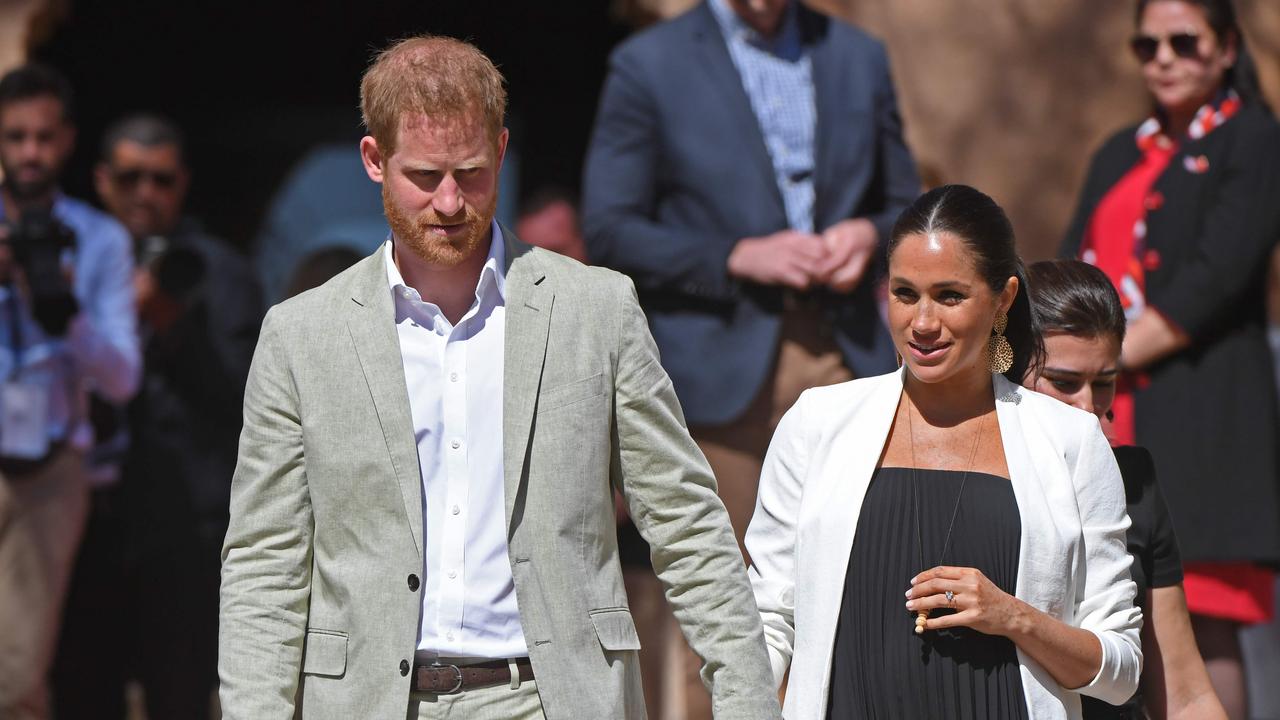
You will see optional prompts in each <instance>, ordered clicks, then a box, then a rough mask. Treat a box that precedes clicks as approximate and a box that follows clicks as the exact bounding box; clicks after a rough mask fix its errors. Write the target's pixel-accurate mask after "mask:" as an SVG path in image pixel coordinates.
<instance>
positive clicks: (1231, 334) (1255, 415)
mask: <svg viewBox="0 0 1280 720" xmlns="http://www.w3.org/2000/svg"><path fill="white" fill-rule="evenodd" d="M1131 46H1132V49H1133V52H1134V55H1135V56H1136V57H1137V59H1138V61H1139V62H1140V63H1141V64H1142V73H1143V77H1144V78H1145V80H1146V84H1147V88H1148V89H1149V90H1150V92H1151V95H1152V99H1153V105H1154V112H1153V115H1152V117H1150V118H1149V119H1147V120H1146V121H1145V122H1143V123H1142V124H1141V125H1138V126H1137V127H1136V128H1126V129H1124V130H1122V131H1120V132H1119V133H1118V134H1116V135H1115V136H1114V137H1112V138H1111V139H1110V140H1109V141H1107V142H1106V144H1104V145H1103V147H1102V148H1101V149H1100V150H1099V151H1098V153H1097V154H1096V155H1095V156H1094V158H1093V162H1092V166H1091V167H1090V169H1089V173H1088V176H1087V180H1086V181H1085V185H1084V189H1083V191H1082V193H1081V198H1080V205H1079V209H1078V210H1077V212H1076V215H1075V219H1074V221H1073V222H1072V225H1071V228H1070V230H1069V232H1068V236H1067V242H1066V246H1065V248H1064V255H1066V256H1069V257H1078V258H1081V259H1083V260H1085V261H1086V262H1088V263H1090V264H1092V265H1096V266H1097V267H1098V268H1100V269H1101V270H1102V271H1103V272H1104V273H1106V275H1107V277H1108V278H1110V280H1111V282H1112V283H1113V284H1114V285H1115V287H1116V289H1117V290H1118V291H1119V295H1120V298H1121V302H1122V304H1123V306H1124V310H1125V316H1126V319H1127V323H1128V330H1127V333H1126V336H1125V339H1124V343H1123V345H1122V347H1121V352H1120V369H1121V372H1120V375H1119V378H1118V381H1117V389H1116V397H1115V402H1114V404H1113V411H1114V421H1113V422H1112V423H1111V426H1110V428H1109V432H1110V434H1111V437H1112V440H1113V442H1114V443H1115V444H1118V445H1131V444H1139V445H1142V446H1144V447H1146V448H1148V449H1150V451H1151V453H1152V455H1153V456H1154V458H1155V462H1156V465H1157V467H1158V468H1159V474H1160V478H1161V484H1162V486H1163V490H1164V493H1165V497H1166V498H1167V500H1168V505H1169V510H1170V512H1171V514H1172V515H1173V517H1174V518H1175V519H1176V520H1177V522H1178V527H1179V529H1180V531H1181V532H1180V533H1179V539H1180V541H1181V547H1182V552H1183V557H1184V559H1185V560H1186V566H1185V569H1186V578H1185V587H1186V595H1187V604H1188V606H1189V607H1190V610H1191V613H1192V621H1193V627H1194V629H1195V635H1196V639H1197V640H1198V641H1199V645H1200V649H1201V650H1202V651H1203V653H1204V657H1205V661H1206V664H1207V666H1208V669H1209V673H1210V677H1211V678H1212V680H1213V684H1214V686H1215V688H1217V691H1218V695H1219V696H1220V697H1221V698H1222V701H1223V704H1224V705H1225V706H1226V708H1227V710H1228V712H1229V713H1230V714H1231V716H1232V717H1244V716H1245V714H1246V708H1245V704H1246V703H1245V692H1244V675H1243V669H1242V667H1241V665H1242V663H1241V660H1240V647H1239V641H1238V639H1237V630H1238V629H1239V627H1240V624H1241V623H1253V622H1260V621H1264V620H1266V619H1268V618H1269V617H1270V615H1271V612H1272V607H1273V604H1272V597H1273V592H1274V586H1273V583H1272V577H1273V573H1272V571H1271V570H1270V569H1268V566H1273V565H1274V564H1276V563H1277V562H1280V497H1278V495H1280V483H1278V482H1277V480H1278V478H1280V473H1278V469H1277V445H1278V444H1277V442H1276V438H1277V437H1278V433H1280V423H1278V422H1277V409H1276V392H1275V378H1274V375H1273V374H1272V368H1271V354H1270V350H1269V348H1268V346H1267V341H1266V332H1265V328H1266V325H1265V308H1264V288H1265V274H1266V258H1267V255H1268V252H1269V251H1270V250H1271V248H1272V246H1273V245H1274V244H1275V241H1276V238H1277V237H1280V204H1278V203H1277V202H1276V201H1275V198H1276V197H1277V196H1278V195H1280V124H1277V123H1276V121H1275V119H1274V118H1273V117H1272V116H1271V115H1270V114H1269V112H1268V111H1267V109H1266V107H1265V105H1264V104H1263V103H1262V102H1261V99H1260V96H1259V94H1258V90H1257V82H1256V76H1255V74H1254V73H1253V67H1252V63H1251V62H1250V60H1249V56H1248V53H1247V52H1246V50H1245V46H1244V40H1243V37H1242V36H1241V34H1240V30H1239V28H1238V27H1237V25H1236V20H1235V13H1234V11H1233V9H1232V6H1231V4H1230V2H1228V0H1194V1H1193V0H1140V1H1139V2H1138V6H1137V28H1136V33H1135V35H1134V37H1133V39H1132V41H1131Z"/></svg>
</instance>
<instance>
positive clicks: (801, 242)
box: [729, 230, 828, 290]
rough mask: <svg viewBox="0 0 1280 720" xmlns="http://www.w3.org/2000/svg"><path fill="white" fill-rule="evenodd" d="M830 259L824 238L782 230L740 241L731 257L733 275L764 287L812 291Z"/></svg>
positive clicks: (731, 272) (730, 271)
mask: <svg viewBox="0 0 1280 720" xmlns="http://www.w3.org/2000/svg"><path fill="white" fill-rule="evenodd" d="M827 256H828V251H827V245H826V243H825V242H824V241H823V239H822V236H820V235H814V234H812V233H802V232H797V231H795V230H781V231H779V232H776V233H773V234H772V235H766V236H764V237H759V238H744V239H742V240H739V241H738V244H737V245H736V246H734V248H733V252H731V253H729V274H730V275H732V276H733V277H736V278H739V279H742V280H750V281H751V282H756V283H760V284H761V285H783V286H786V287H789V288H795V289H796V290H808V289H809V288H810V287H812V286H813V285H814V283H815V282H816V276H817V274H818V271H819V269H820V268H821V267H822V265H823V263H824V262H825V261H826V260H827Z"/></svg>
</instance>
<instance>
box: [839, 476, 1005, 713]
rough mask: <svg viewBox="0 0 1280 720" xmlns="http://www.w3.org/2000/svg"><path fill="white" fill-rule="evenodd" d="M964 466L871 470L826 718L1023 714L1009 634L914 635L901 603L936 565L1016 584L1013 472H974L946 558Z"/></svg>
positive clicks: (848, 575) (912, 623)
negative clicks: (959, 468)
mask: <svg viewBox="0 0 1280 720" xmlns="http://www.w3.org/2000/svg"><path fill="white" fill-rule="evenodd" d="M963 475H964V473H962V472H957V471H949V470H911V469H907V468H881V469H879V470H876V472H875V474H874V475H873V476H872V479H871V484H870V487H869V488H868V489H867V495H866V498H865V499H864V500H863V504H862V510H861V513H860V514H859V517H858V532H857V534H856V536H855V537H854V540H853V549H852V552H851V553H850V555H849V568H848V571H847V572H846V574H845V587H844V599H843V600H842V601H841V604H840V619H839V623H838V624H837V626H836V638H835V647H834V653H833V656H832V664H831V694H830V697H829V699H828V700H829V701H828V705H827V717H828V718H829V720H854V719H858V720H862V719H867V720H871V719H888V718H956V719H959V720H967V719H970V718H973V719H977V718H1001V719H1006V718H1007V719H1016V718H1026V717H1027V703H1026V698H1025V697H1024V696H1023V692H1022V679H1021V677H1020V675H1019V671H1018V657H1017V652H1016V649H1015V647H1014V644H1013V642H1012V641H1010V640H1008V639H1007V638H1003V637H996V636H993V635H984V634H982V633H979V632H977V631H974V630H970V629H968V628H957V629H954V630H941V631H938V630H927V631H925V632H924V634H922V635H917V634H915V614H914V613H911V612H908V611H907V609H906V606H905V603H906V597H905V595H904V593H905V592H906V590H907V588H908V587H909V586H910V581H911V578H912V577H914V576H915V575H917V574H918V573H920V572H922V571H924V570H927V569H929V568H931V567H933V566H935V565H940V564H941V565H954V566H967V567H976V568H978V569H979V570H981V571H982V572H983V574H985V575H986V576H987V578H988V579H990V580H991V581H992V582H993V583H995V584H996V586H998V587H999V588H1000V589H1002V590H1004V591H1005V592H1007V593H1009V594H1013V592H1014V588H1015V586H1016V584H1017V579H1018V552H1019V548H1020V546H1021V527H1022V520H1021V516H1020V514H1019V512H1018V505H1017V501H1016V500H1015V498H1014V495H1013V487H1012V486H1011V485H1010V484H1009V480H1007V479H1006V478H1002V477H997V476H995V475H988V474H985V473H977V472H971V473H969V474H968V479H967V480H966V481H965V485H964V494H963V497H961V498H960V507H959V511H958V514H957V515H956V520H955V527H954V530H953V531H952V533H951V544H950V547H949V548H948V550H947V553H946V556H945V558H943V559H942V561H941V562H939V555H940V553H941V552H942V549H943V544H944V541H945V538H946V535H947V528H948V527H949V526H950V525H951V515H952V511H953V510H954V509H955V507H956V498H957V496H958V495H959V493H960V484H961V480H962V477H963ZM913 493H914V497H915V499H916V500H917V501H918V502H919V518H920V522H919V528H920V532H919V534H917V530H916V528H917V522H916V512H915V506H914V505H913ZM921 540H922V541H923V543H922V542H921ZM922 544H923V557H924V562H923V565H922V564H921V556H922V553H921V545H922ZM948 612H950V611H947V610H935V611H933V613H932V614H931V616H932V617H939V616H941V615H943V614H946V613H948Z"/></svg>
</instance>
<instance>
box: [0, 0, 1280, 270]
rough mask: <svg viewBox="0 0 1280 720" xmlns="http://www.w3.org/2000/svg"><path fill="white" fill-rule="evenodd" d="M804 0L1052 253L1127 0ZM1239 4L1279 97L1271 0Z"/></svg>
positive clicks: (919, 144) (1275, 10)
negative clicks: (863, 33)
mask: <svg viewBox="0 0 1280 720" xmlns="http://www.w3.org/2000/svg"><path fill="white" fill-rule="evenodd" d="M591 1H596V0H591ZM696 1H697V0H615V2H617V3H618V5H620V6H625V7H626V13H625V14H628V15H632V16H634V15H638V14H643V13H645V11H650V12H652V13H653V14H655V15H656V16H658V17H670V16H672V15H675V14H677V13H679V12H682V11H684V10H686V9H688V8H689V7H691V6H692V5H693V4H694V3H695V2H696ZM806 1H807V2H809V3H810V4H811V5H812V6H813V7H815V8H817V9H820V10H822V11H824V12H827V13H830V14H832V15H836V16H839V17H843V18H845V19H847V20H849V21H851V22H854V23H856V24H858V25H860V26H862V27H864V28H866V29H867V30H869V31H870V32H872V33H873V34H875V35H877V36H878V37H880V38H882V39H883V40H885V42H886V43H887V45H888V48H889V55H890V58H891V61H892V63H893V68H894V76H895V80H896V84H897V87H898V92H899V102H900V103H901V107H902V112H903V115H904V118H905V121H906V128H907V140H908V142H909V143H910V144H911V147H912V150H913V151H914V153H915V156H916V159H917V161H918V162H919V165H920V170H921V174H922V176H923V177H925V179H926V181H928V182H929V183H930V184H939V183H946V182H963V183H968V184H971V185H974V186H976V187H978V188H980V189H982V190H984V191H986V192H987V193H989V194H991V195H992V196H993V197H995V198H996V200H997V201H999V202H1000V203H1001V204H1002V205H1003V206H1004V207H1005V208H1006V209H1007V210H1008V211H1009V214H1010V216H1011V217H1012V219H1013V222H1014V226H1015V227H1016V228H1017V231H1018V236H1019V243H1020V245H1021V251H1022V254H1023V255H1024V257H1026V259H1028V260H1038V259H1040V258H1043V257H1048V256H1051V255H1053V254H1054V253H1055V251H1056V249H1057V245H1058V243H1059V241H1060V240H1061V237H1062V234H1063V231H1064V229H1065V227H1066V224H1067V222H1068V220H1069V216H1070V214H1071V212H1072V209H1073V206H1074V203H1075V197H1076V193H1077V191H1078V189H1079V186H1080V182H1081V180H1082V178H1083V175H1084V172H1085V169H1086V168H1085V166H1086V163H1087V162H1088V158H1089V155H1090V154H1091V153H1092V152H1093V150H1094V148H1096V147H1097V146H1098V144H1099V143H1100V142H1101V141H1102V140H1103V139H1104V138H1105V137H1106V136H1107V135H1108V134H1110V133H1111V132H1113V131H1114V130H1115V129H1117V128H1119V127H1122V126H1124V125H1126V124H1128V123H1132V122H1135V121H1137V120H1140V119H1141V118H1142V116H1143V115H1144V113H1145V110H1146V107H1147V104H1146V103H1147V100H1146V94H1145V91H1144V89H1143V87H1142V82H1141V79H1140V77H1139V75H1138V70H1137V66H1136V63H1135V62H1134V61H1133V59H1132V58H1131V56H1130V55H1129V52H1128V48H1127V46H1126V45H1127V43H1126V41H1127V38H1128V37H1129V35H1130V34H1131V33H1132V26H1133V20H1132V15H1133V0H806ZM69 4H70V0H43V1H42V0H0V72H3V71H4V70H7V69H8V68H10V67H12V66H14V65H16V64H18V63H20V62H21V61H22V59H23V58H24V57H25V55H26V49H27V48H28V47H29V46H31V45H34V44H37V43H38V42H39V41H40V39H41V38H42V37H43V35H44V34H45V33H47V32H49V30H50V29H51V27H52V26H53V25H55V24H56V23H57V22H58V20H59V19H60V18H61V17H62V16H63V15H64V14H65V13H66V11H67V9H68V7H69ZM1236 7H1237V9H1238V12H1239V15H1240V24H1241V26H1242V28H1243V30H1244V34H1245V37H1246V39H1247V41H1248V43H1249V47H1250V49H1251V51H1252V52H1253V54H1254V57H1255V59H1256V61H1257V64H1258V69H1259V74H1260V75H1261V77H1262V81H1263V85H1264V88H1265V90H1266V93H1267V96H1268V97H1269V98H1270V99H1271V104H1272V107H1280V0H1236Z"/></svg>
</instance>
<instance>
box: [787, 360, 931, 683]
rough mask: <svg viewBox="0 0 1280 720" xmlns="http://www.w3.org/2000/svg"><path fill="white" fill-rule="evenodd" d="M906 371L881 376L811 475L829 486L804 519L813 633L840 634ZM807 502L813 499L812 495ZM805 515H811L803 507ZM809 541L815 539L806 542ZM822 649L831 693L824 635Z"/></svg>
mask: <svg viewBox="0 0 1280 720" xmlns="http://www.w3.org/2000/svg"><path fill="white" fill-rule="evenodd" d="M903 372H904V371H902V370H900V371H898V372H896V373H892V374H889V375H885V376H883V377H881V378H880V379H879V381H878V382H877V385H876V387H875V388H874V389H873V390H871V393H870V395H869V396H868V397H867V399H866V401H865V408H862V409H859V410H857V411H856V413H855V415H854V417H855V418H856V419H857V422H847V423H844V426H843V427H842V428H841V429H840V431H839V433H838V434H837V435H836V436H835V437H833V438H832V439H831V440H830V447H831V450H830V454H829V455H828V457H827V460H826V463H825V464H824V465H823V467H822V468H821V469H818V470H816V474H813V475H812V476H813V477H820V478H822V481H823V482H824V483H826V486H825V487H823V488H822V489H821V492H819V493H815V497H814V499H813V500H812V505H811V506H812V507H813V510H812V512H813V515H812V518H813V520H812V521H811V522H809V523H804V525H802V529H801V533H802V540H801V542H802V544H804V547H803V548H801V552H803V553H804V554H805V556H806V557H810V558H814V559H815V560H816V562H815V566H816V568H815V570H813V571H812V572H806V573H805V574H804V577H803V580H804V581H805V582H806V583H810V584H811V587H809V588H806V589H805V590H801V591H798V594H799V593H805V594H808V593H812V595H811V597H814V598H817V602H815V603H813V607H814V617H813V618H812V622H813V623H814V631H813V632H812V633H811V634H810V637H819V638H834V637H835V633H836V626H837V624H838V623H839V616H840V598H841V597H843V596H844V584H845V575H846V572H847V570H848V568H849V555H850V553H851V552H852V550H853V538H854V536H855V535H856V534H857V532H858V516H859V515H860V514H861V512H862V502H863V500H864V499H865V498H866V495H867V488H869V487H870V486H871V476H872V475H873V474H874V473H875V470H876V464H877V463H879V461H880V456H881V454H883V452H884V444H885V441H886V440H887V439H888V438H889V429H890V428H891V427H893V417H894V414H895V413H896V411H897V408H898V402H899V400H900V399H901V397H902V373H903ZM805 503H806V505H808V504H810V501H809V500H806V501H805ZM801 517H802V518H804V517H806V513H805V512H804V510H803V509H802V510H801ZM806 541H807V542H808V543H812V544H806ZM903 580H904V581H905V580H906V578H903ZM799 604H800V603H799V601H797V605H799ZM819 650H820V651H821V653H822V654H821V655H820V656H819V658H820V662H821V665H820V666H819V667H818V668H817V669H818V675H819V678H820V680H818V684H819V685H820V687H821V690H820V695H819V696H820V697H822V698H826V697H827V693H828V690H829V685H830V680H831V653H832V644H831V642H830V641H829V640H824V641H823V644H822V645H821V647H820V648H819ZM811 667H812V666H811ZM824 702H825V701H824Z"/></svg>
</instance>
